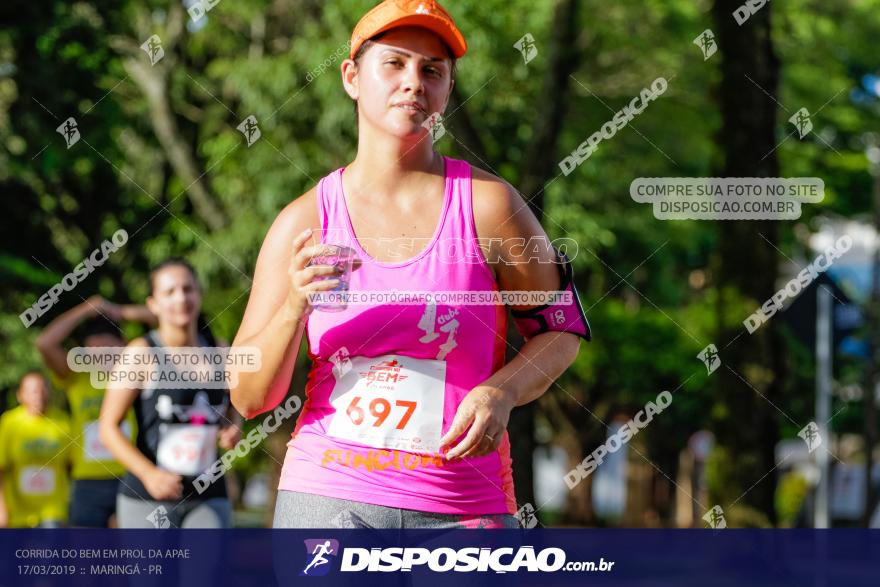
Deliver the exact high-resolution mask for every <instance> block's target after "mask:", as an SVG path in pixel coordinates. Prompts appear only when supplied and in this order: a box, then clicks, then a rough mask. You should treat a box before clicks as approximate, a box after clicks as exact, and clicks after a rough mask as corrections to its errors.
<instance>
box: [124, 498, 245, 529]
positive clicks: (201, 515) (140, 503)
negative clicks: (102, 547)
mask: <svg viewBox="0 0 880 587" xmlns="http://www.w3.org/2000/svg"><path fill="white" fill-rule="evenodd" d="M116 518H117V519H118V520H119V527H120V528H229V527H230V526H231V525H232V506H230V505H229V500H228V499H226V498H225V497H215V498H213V499H207V500H194V499H189V500H187V501H184V502H181V503H178V504H174V503H167V502H161V501H147V500H144V499H140V498H137V497H129V496H127V495H122V494H121V493H120V494H118V495H117V496H116ZM166 522H167V523H166Z"/></svg>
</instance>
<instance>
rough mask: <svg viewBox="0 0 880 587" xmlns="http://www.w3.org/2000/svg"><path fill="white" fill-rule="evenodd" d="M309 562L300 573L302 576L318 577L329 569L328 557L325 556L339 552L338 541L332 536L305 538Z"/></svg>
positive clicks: (335, 554)
mask: <svg viewBox="0 0 880 587" xmlns="http://www.w3.org/2000/svg"><path fill="white" fill-rule="evenodd" d="M305 543H306V552H307V553H308V555H309V562H308V563H306V567H305V568H304V569H303V570H302V572H301V573H300V576H301V577H303V576H305V577H320V576H322V575H326V574H327V573H328V572H329V571H330V565H329V563H330V559H329V558H327V556H328V555H329V556H334V557H335V556H337V555H338V554H339V541H338V540H333V539H332V538H318V539H312V540H305Z"/></svg>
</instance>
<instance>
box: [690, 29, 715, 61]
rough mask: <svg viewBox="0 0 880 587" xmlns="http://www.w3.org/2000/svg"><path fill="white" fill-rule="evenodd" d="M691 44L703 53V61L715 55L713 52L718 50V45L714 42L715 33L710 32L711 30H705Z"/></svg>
mask: <svg viewBox="0 0 880 587" xmlns="http://www.w3.org/2000/svg"><path fill="white" fill-rule="evenodd" d="M693 42H694V45H696V46H697V47H699V48H700V51H702V52H703V61H706V60H707V59H709V58H710V57H712V56H713V55H715V52H716V51H717V50H718V44H717V43H716V42H715V33H713V32H712V29H706V30H705V31H703V32H702V33H700V35H699V36H698V37H697V38H696V39H694V41H693Z"/></svg>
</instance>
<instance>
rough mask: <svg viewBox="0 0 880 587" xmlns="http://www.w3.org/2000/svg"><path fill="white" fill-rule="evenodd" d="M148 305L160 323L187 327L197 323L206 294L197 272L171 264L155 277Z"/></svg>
mask: <svg viewBox="0 0 880 587" xmlns="http://www.w3.org/2000/svg"><path fill="white" fill-rule="evenodd" d="M147 307H148V308H149V309H150V311H151V312H152V313H153V314H155V315H156V316H157V317H158V319H159V323H160V324H162V323H166V324H169V325H172V326H176V327H179V328H185V327H187V326H189V325H190V324H191V323H193V322H195V321H196V320H197V319H198V317H199V311H200V310H201V308H202V294H201V292H200V291H199V285H198V283H196V280H195V278H194V277H193V274H192V273H190V271H189V269H187V268H186V267H183V266H181V265H169V266H168V267H165V268H163V269H160V270H159V271H158V272H157V273H156V274H155V275H154V276H153V293H152V295H150V297H148V298H147Z"/></svg>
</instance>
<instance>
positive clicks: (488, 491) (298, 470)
mask: <svg viewBox="0 0 880 587" xmlns="http://www.w3.org/2000/svg"><path fill="white" fill-rule="evenodd" d="M444 161H445V179H446V189H445V195H444V202H443V208H442V212H441V214H440V220H439V223H438V225H437V228H436V230H435V232H434V235H433V237H432V238H431V239H430V241H429V242H428V244H427V247H424V244H423V243H422V246H419V245H418V244H417V245H415V246H414V247H413V249H412V252H415V251H420V252H418V253H416V254H415V256H412V257H411V258H409V259H403V260H401V261H400V262H380V261H377V260H375V259H373V258H371V257H370V256H369V255H368V254H367V253H366V252H365V251H364V250H363V248H362V247H361V244H360V243H359V242H358V240H357V238H356V237H355V235H354V230H353V228H352V225H351V220H350V218H349V216H348V211H347V209H346V204H345V197H344V195H343V190H342V173H343V170H344V168H340V169H337V170H336V171H334V172H333V173H331V174H329V175H327V176H325V177H323V178H322V179H321V181H320V182H319V183H318V190H317V198H318V208H319V214H320V219H321V225H322V228H323V235H324V236H323V237H322V242H331V243H334V244H343V245H347V246H350V247H352V248H353V249H354V250H355V251H356V253H357V254H358V256H360V258H361V259H362V261H363V265H362V266H361V267H360V269H358V270H357V271H355V272H354V273H352V275H351V283H350V290H351V291H352V292H371V291H374V292H385V293H387V292H389V291H393V290H397V291H404V290H406V291H423V292H424V291H427V292H449V291H462V290H464V291H468V290H479V291H493V290H494V291H497V289H498V287H497V284H496V283H495V279H494V276H493V274H492V271H491V269H490V268H489V266H488V265H487V264H486V261H485V259H484V258H483V255H482V253H481V251H480V249H479V246H478V244H477V240H476V239H477V237H476V231H475V228H474V217H473V209H472V206H471V170H470V165H469V164H468V162H467V161H462V160H457V159H451V158H449V157H444ZM373 250H376V248H373ZM401 256H403V255H401ZM506 328H507V327H506V314H505V311H504V307H503V306H499V305H473V304H468V305H465V304H462V303H460V302H459V303H451V304H446V303H442V300H439V301H437V302H436V303H424V304H420V305H405V304H389V303H385V304H377V305H374V306H367V305H349V306H348V308H347V309H346V310H343V311H341V312H324V311H318V310H315V311H313V312H312V313H311V314H310V316H309V319H308V322H307V323H306V334H307V337H308V346H309V359H311V362H312V363H311V370H310V371H309V375H308V382H307V384H306V394H307V400H306V402H305V404H304V405H303V410H302V413H301V414H300V416H299V419H298V421H297V425H296V429H295V430H294V432H293V435H292V437H291V440H290V442H289V443H288V444H287V447H288V450H287V455H286V456H285V459H284V466H283V467H282V470H281V481H280V484H279V489H283V490H289V491H300V492H304V493H313V494H318V495H325V496H329V497H336V498H341V499H349V500H353V501H360V502H364V503H371V504H377V505H384V506H390V507H398V508H406V509H413V510H421V511H427V512H437V513H446V514H472V515H483V514H505V513H510V514H514V513H516V500H515V498H514V493H513V478H512V472H511V459H510V443H509V439H508V436H507V432H505V433H504V437H503V439H502V441H501V446H500V447H499V449H498V450H497V451H496V452H494V453H491V454H488V455H485V456H482V457H472V458H466V459H463V460H462V459H455V460H453V461H447V460H446V459H445V458H444V457H443V455H442V454H440V452H438V449H437V441H439V439H440V437H441V436H442V435H443V434H445V433H446V431H447V430H448V429H449V427H450V426H451V424H452V421H453V418H454V417H455V413H456V409H457V408H458V405H459V404H460V403H461V400H462V399H463V398H464V396H465V395H466V394H467V393H468V392H470V391H471V390H472V389H473V388H474V387H476V386H477V385H479V384H480V383H482V382H483V381H485V380H486V379H487V378H488V377H489V376H490V375H491V374H492V373H494V372H495V371H497V370H498V369H500V368H501V366H502V365H503V364H504V347H505V335H506V331H507V330H506Z"/></svg>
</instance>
